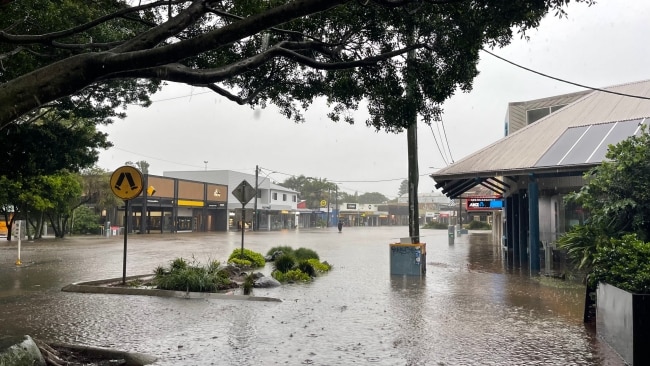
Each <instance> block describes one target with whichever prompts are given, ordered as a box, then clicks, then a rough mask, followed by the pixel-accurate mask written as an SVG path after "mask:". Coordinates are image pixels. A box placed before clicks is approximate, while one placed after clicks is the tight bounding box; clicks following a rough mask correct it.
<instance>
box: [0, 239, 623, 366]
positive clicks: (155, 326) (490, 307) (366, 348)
mask: <svg viewBox="0 0 650 366" xmlns="http://www.w3.org/2000/svg"><path fill="white" fill-rule="evenodd" d="M407 233H408V228H406V227H361V228H354V227H346V228H344V229H343V232H342V233H338V230H337V228H335V227H333V228H329V229H321V230H310V231H283V232H247V233H246V235H245V247H246V248H248V249H252V250H255V251H258V252H261V253H263V254H266V252H267V250H268V249H269V248H271V247H272V246H279V245H289V246H293V247H294V248H298V247H307V248H311V249H314V250H316V251H317V252H318V254H319V255H320V257H321V260H326V261H328V262H329V263H330V264H332V265H333V267H334V268H333V270H332V271H331V272H330V273H328V274H325V275H323V276H321V277H318V278H317V279H316V280H315V281H314V282H313V283H310V284H291V285H284V286H282V287H280V288H275V289H255V290H254V293H253V294H254V295H257V296H272V297H278V298H281V299H282V300H283V302H281V303H269V302H250V301H223V300H214V299H207V300H206V299H201V300H187V299H177V298H157V297H149V296H122V295H103V294H79V293H64V292H61V288H62V287H63V286H65V285H67V284H70V283H72V282H80V281H90V280H98V279H106V278H119V277H121V276H122V255H123V238H122V237H113V238H96V237H88V238H84V237H74V238H69V239H64V240H54V239H46V240H41V241H38V242H35V243H28V242H25V241H23V246H22V255H21V259H22V261H23V266H21V267H16V266H15V265H14V262H15V260H16V254H17V250H16V244H17V243H16V242H4V241H3V242H0V337H6V336H16V335H24V334H28V335H31V336H33V337H36V338H40V339H44V340H47V341H56V342H68V343H78V344H85V345H91V346H98V347H114V348H117V349H120V350H125V351H134V352H143V353H147V354H151V355H155V356H157V357H159V361H158V362H157V363H156V365H353V364H356V365H409V366H412V365H562V366H564V365H597V366H598V365H600V366H605V365H608V366H619V365H623V364H624V363H623V362H622V361H621V360H620V358H618V356H616V355H615V354H614V353H613V352H612V351H611V350H610V349H609V347H607V346H606V345H605V344H604V343H603V342H602V341H600V340H599V339H598V337H597V336H596V335H595V334H594V333H593V330H592V329H589V328H588V327H585V325H584V324H583V323H582V310H583V306H584V305H583V301H584V287H582V286H580V285H576V284H573V283H571V282H565V281H560V280H553V279H548V278H539V277H533V278H531V277H529V276H528V275H527V274H522V273H520V272H519V271H517V270H511V269H508V268H507V267H506V266H505V264H504V262H503V261H502V254H503V253H502V252H501V250H500V248H499V246H498V245H495V244H493V243H491V242H490V240H491V239H490V238H491V237H490V235H489V233H480V232H472V233H471V234H470V235H466V236H463V237H461V238H458V239H456V243H455V244H454V245H452V246H450V245H448V242H447V231H446V230H442V231H437V230H422V232H421V234H422V240H421V241H422V242H426V243H427V249H428V254H427V271H426V272H427V274H426V277H424V278H409V277H402V276H397V277H391V276H390V274H389V263H390V262H389V244H390V243H395V242H399V238H400V237H402V236H408V234H407ZM240 244H241V234H240V233H237V232H231V233H212V234H175V235H172V234H166V235H159V234H150V235H130V236H129V240H128V258H127V275H129V276H130V275H137V274H148V273H152V272H153V270H154V269H155V267H157V266H159V265H163V266H167V265H168V264H169V262H170V261H171V260H173V259H174V258H177V257H183V258H186V259H189V260H192V259H194V260H196V261H199V262H201V263H206V262H208V261H211V260H221V261H224V260H226V259H227V257H228V255H229V254H230V253H231V252H232V250H233V249H236V248H239V247H240ZM262 272H264V273H266V274H269V273H270V272H271V267H270V265H267V267H266V268H264V269H263V270H262Z"/></svg>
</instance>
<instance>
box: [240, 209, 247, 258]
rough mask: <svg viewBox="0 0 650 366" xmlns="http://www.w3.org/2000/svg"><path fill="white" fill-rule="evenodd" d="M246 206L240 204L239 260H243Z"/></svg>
mask: <svg viewBox="0 0 650 366" xmlns="http://www.w3.org/2000/svg"><path fill="white" fill-rule="evenodd" d="M245 218H246V204H245V203H242V204H241V255H240V258H242V259H243V258H244V231H245V230H244V226H245V225H246V220H245Z"/></svg>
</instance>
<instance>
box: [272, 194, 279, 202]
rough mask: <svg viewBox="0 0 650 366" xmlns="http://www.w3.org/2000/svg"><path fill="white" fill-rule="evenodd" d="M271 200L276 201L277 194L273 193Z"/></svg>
mask: <svg viewBox="0 0 650 366" xmlns="http://www.w3.org/2000/svg"><path fill="white" fill-rule="evenodd" d="M273 200H274V201H277V200H278V194H277V193H276V192H273Z"/></svg>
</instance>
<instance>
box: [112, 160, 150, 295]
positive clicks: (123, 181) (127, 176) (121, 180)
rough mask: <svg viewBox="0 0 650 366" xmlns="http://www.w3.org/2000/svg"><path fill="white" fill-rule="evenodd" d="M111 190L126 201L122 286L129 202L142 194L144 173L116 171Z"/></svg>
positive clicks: (123, 167) (124, 269) (124, 167)
mask: <svg viewBox="0 0 650 366" xmlns="http://www.w3.org/2000/svg"><path fill="white" fill-rule="evenodd" d="M110 185H111V190H112V191H113V194H114V195H115V196H117V197H118V198H121V199H123V200H124V259H123V261H122V285H125V284H126V248H127V241H128V236H129V200H132V199H134V198H136V197H138V196H139V195H140V193H142V186H143V185H144V180H143V179H142V173H141V172H140V170H138V169H137V168H135V167H132V166H129V165H125V166H122V167H119V168H117V169H115V171H114V172H113V174H111V181H110Z"/></svg>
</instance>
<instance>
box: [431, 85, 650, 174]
mask: <svg viewBox="0 0 650 366" xmlns="http://www.w3.org/2000/svg"><path fill="white" fill-rule="evenodd" d="M605 90H608V91H610V92H614V93H622V94H629V95H638V96H643V97H650V80H646V81H639V82H634V83H629V84H623V85H618V86H612V87H609V88H606V89H605ZM648 117H650V100H644V99H639V98H632V97H628V96H623V95H616V94H611V93H607V92H603V91H594V92H592V93H589V94H587V95H586V96H584V97H582V98H580V99H579V100H577V101H575V102H573V103H571V104H570V105H568V106H566V107H564V108H562V109H560V110H558V111H557V112H555V113H552V114H550V115H548V116H547V117H544V118H542V119H540V120H539V121H537V122H535V123H533V124H531V125H528V126H526V127H524V128H523V129H521V130H519V131H517V132H515V133H513V134H511V135H509V136H506V137H504V138H503V139H501V140H499V141H497V142H495V143H493V144H491V145H489V146H487V147H485V148H483V149H481V150H479V151H477V152H475V153H474V154H472V155H470V156H468V157H466V158H463V159H461V160H459V161H458V162H456V163H454V164H453V165H450V166H448V167H446V168H443V169H441V170H439V171H437V172H435V173H433V174H432V175H431V177H433V178H434V179H435V180H436V181H438V180H439V179H442V180H445V179H450V178H467V177H480V176H490V175H491V174H492V173H498V174H496V175H507V174H508V172H513V173H516V172H525V171H527V170H531V169H535V164H536V163H537V162H538V161H539V160H540V159H541V158H542V156H543V155H544V154H545V153H546V152H547V151H548V150H549V149H550V148H551V147H552V146H553V144H554V143H555V142H556V140H558V138H559V137H560V136H562V134H564V133H565V131H566V130H567V129H568V128H571V127H577V126H585V125H592V124H599V123H608V122H617V121H627V120H635V119H643V118H648ZM537 169H539V168H537Z"/></svg>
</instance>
